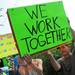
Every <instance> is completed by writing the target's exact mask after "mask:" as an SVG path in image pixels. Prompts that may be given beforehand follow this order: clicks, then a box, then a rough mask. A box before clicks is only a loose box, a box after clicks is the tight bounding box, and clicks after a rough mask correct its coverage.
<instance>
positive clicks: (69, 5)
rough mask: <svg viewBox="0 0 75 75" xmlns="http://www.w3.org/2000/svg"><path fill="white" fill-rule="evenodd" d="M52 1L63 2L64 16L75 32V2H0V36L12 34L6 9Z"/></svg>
mask: <svg viewBox="0 0 75 75" xmlns="http://www.w3.org/2000/svg"><path fill="white" fill-rule="evenodd" d="M53 1H63V4H64V9H65V12H66V15H67V17H68V18H69V20H70V25H71V27H72V29H73V30H75V24H74V22H75V0H37V1H36V0H0V35H4V34H8V33H12V31H11V28H10V24H9V21H8V17H7V8H11V7H20V6H26V5H32V4H39V3H47V2H53Z"/></svg>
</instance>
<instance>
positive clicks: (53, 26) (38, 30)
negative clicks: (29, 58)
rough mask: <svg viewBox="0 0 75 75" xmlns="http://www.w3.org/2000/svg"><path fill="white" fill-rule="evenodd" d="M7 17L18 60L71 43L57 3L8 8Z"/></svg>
mask: <svg viewBox="0 0 75 75" xmlns="http://www.w3.org/2000/svg"><path fill="white" fill-rule="evenodd" d="M7 13H8V17H9V20H10V24H11V27H12V30H13V33H14V37H15V39H16V43H17V45H18V49H19V50H20V54H21V56H24V55H25V54H34V53H37V52H41V51H44V50H47V49H49V48H52V47H55V46H58V45H60V44H63V43H66V42H69V41H71V40H72V35H71V29H70V25H69V23H68V20H67V17H66V14H65V11H64V7H63V3H62V2H61V1H59V2H51V3H45V4H39V5H32V6H25V7H18V8H11V9H8V10H7Z"/></svg>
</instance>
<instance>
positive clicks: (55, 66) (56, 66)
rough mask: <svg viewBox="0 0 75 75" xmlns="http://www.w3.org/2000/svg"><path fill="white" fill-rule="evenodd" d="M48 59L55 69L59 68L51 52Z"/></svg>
mask: <svg viewBox="0 0 75 75" xmlns="http://www.w3.org/2000/svg"><path fill="white" fill-rule="evenodd" d="M49 60H50V62H51V64H52V66H53V68H54V69H55V71H59V70H60V69H61V65H60V64H59V63H58V62H57V61H56V59H55V58H54V57H53V55H52V54H50V55H49Z"/></svg>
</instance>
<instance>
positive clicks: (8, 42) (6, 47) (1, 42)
mask: <svg viewBox="0 0 75 75" xmlns="http://www.w3.org/2000/svg"><path fill="white" fill-rule="evenodd" d="M14 54H18V50H17V48H16V46H15V42H14V39H13V36H12V34H7V35H2V36H0V58H3V57H7V56H11V55H14Z"/></svg>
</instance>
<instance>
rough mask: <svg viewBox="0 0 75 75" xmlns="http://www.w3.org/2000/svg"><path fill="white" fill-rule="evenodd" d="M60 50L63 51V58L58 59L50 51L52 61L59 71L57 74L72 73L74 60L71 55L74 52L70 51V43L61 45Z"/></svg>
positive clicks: (69, 74)
mask: <svg viewBox="0 0 75 75" xmlns="http://www.w3.org/2000/svg"><path fill="white" fill-rule="evenodd" d="M60 51H61V53H62V58H60V59H58V60H57V61H56V59H55V58H54V56H53V55H52V54H51V52H49V51H48V54H49V59H50V62H51V64H52V66H53V68H54V69H55V71H56V72H57V75H71V72H72V62H71V60H72V59H71V56H72V53H71V52H70V48H69V46H68V45H65V44H64V45H61V46H60Z"/></svg>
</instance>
